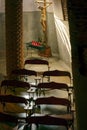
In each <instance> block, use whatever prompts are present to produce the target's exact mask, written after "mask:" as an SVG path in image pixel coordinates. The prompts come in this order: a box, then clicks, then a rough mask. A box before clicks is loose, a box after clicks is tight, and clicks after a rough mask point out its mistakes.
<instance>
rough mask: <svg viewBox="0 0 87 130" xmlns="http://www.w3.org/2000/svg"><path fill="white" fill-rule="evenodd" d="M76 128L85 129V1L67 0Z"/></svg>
mask: <svg viewBox="0 0 87 130" xmlns="http://www.w3.org/2000/svg"><path fill="white" fill-rule="evenodd" d="M67 5H68V15H69V16H68V17H69V27H70V40H71V47H72V72H73V84H74V90H75V103H76V116H77V127H78V129H77V130H86V129H87V2H86V1H84V0H79V1H76V0H68V3H67Z"/></svg>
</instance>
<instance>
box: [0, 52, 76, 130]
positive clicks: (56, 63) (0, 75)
mask: <svg viewBox="0 0 87 130" xmlns="http://www.w3.org/2000/svg"><path fill="white" fill-rule="evenodd" d="M29 56H31V55H30V54H28V55H27V56H26V58H25V59H28V58H30V57H29ZM35 57H36V58H37V57H38V58H43V59H46V60H48V61H49V64H50V70H55V69H58V70H66V71H69V72H70V73H71V68H69V67H67V65H66V64H65V63H63V62H62V61H61V60H59V59H58V58H56V57H49V58H47V57H40V56H38V54H37V53H34V54H33V56H32V58H35ZM5 63H6V61H5V58H1V59H0V68H1V70H0V82H1V81H2V80H3V79H4V78H5V76H6V66H5ZM2 66H3V67H2ZM25 68H26V69H32V70H36V71H44V70H47V68H46V67H44V66H43V67H42V66H39V67H38V66H35V65H34V66H33V65H26V66H25ZM51 81H56V82H62V83H67V84H70V79H69V78H67V77H52V78H51ZM29 82H32V78H31V79H29ZM7 93H8V94H15V95H21V96H24V97H26V98H29V93H27V92H26V91H25V90H23V89H17V90H16V91H15V92H14V91H11V90H9V91H8V92H7ZM48 95H49V96H54V95H56V97H67V93H66V92H65V91H64V92H62V94H61V92H60V91H57V90H52V91H50V92H47V93H46V94H45V96H48ZM0 106H1V105H0ZM7 107H8V108H7V109H9V110H10V111H11V110H12V111H15V112H23V107H20V106H19V105H18V106H17V107H14V105H13V106H9V104H8V106H7ZM55 108H57V107H55ZM44 109H46V110H45V112H46V111H48V109H49V108H46V106H45V107H43V109H42V111H43V112H44ZM50 110H51V109H50ZM0 111H3V110H2V107H0ZM54 112H55V114H56V112H57V109H54ZM75 121H76V120H75ZM1 127H5V126H1V125H0V130H10V128H1ZM21 128H22V127H21ZM46 128H47V129H46ZM44 129H46V130H48V127H46V126H45V127H42V129H41V130H44ZM14 130H16V128H15V129H14ZM19 130H22V129H19ZM33 130H35V127H34V126H33ZM49 130H65V129H63V128H58V127H55V129H54V127H50V128H49ZM75 130H76V122H75Z"/></svg>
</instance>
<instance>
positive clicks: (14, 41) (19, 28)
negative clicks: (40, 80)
mask: <svg viewBox="0 0 87 130" xmlns="http://www.w3.org/2000/svg"><path fill="white" fill-rule="evenodd" d="M22 4H23V3H22V0H5V19H6V70H7V77H8V78H11V71H12V70H14V69H18V68H23V67H24V64H23V61H24V59H23V58H24V54H23V53H24V52H23V24H22V23H23V13H22Z"/></svg>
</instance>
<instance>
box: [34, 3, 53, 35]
mask: <svg viewBox="0 0 87 130" xmlns="http://www.w3.org/2000/svg"><path fill="white" fill-rule="evenodd" d="M36 2H37V3H38V9H40V11H41V18H40V22H41V25H42V29H43V32H46V8H47V7H49V6H50V5H51V4H52V2H46V3H44V2H43V1H36ZM42 2H43V6H41V5H40V3H42Z"/></svg>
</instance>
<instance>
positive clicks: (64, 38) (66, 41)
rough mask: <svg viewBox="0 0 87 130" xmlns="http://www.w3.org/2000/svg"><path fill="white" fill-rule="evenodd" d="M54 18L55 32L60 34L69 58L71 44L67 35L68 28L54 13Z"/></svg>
mask: <svg viewBox="0 0 87 130" xmlns="http://www.w3.org/2000/svg"><path fill="white" fill-rule="evenodd" d="M54 19H55V26H56V31H57V34H58V35H60V37H61V39H62V44H64V45H65V46H66V49H67V51H68V53H69V56H70V58H71V45H70V39H69V36H68V30H67V27H66V26H65V25H64V24H63V22H62V21H61V20H60V19H59V18H58V17H57V16H56V15H55V14H54Z"/></svg>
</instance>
